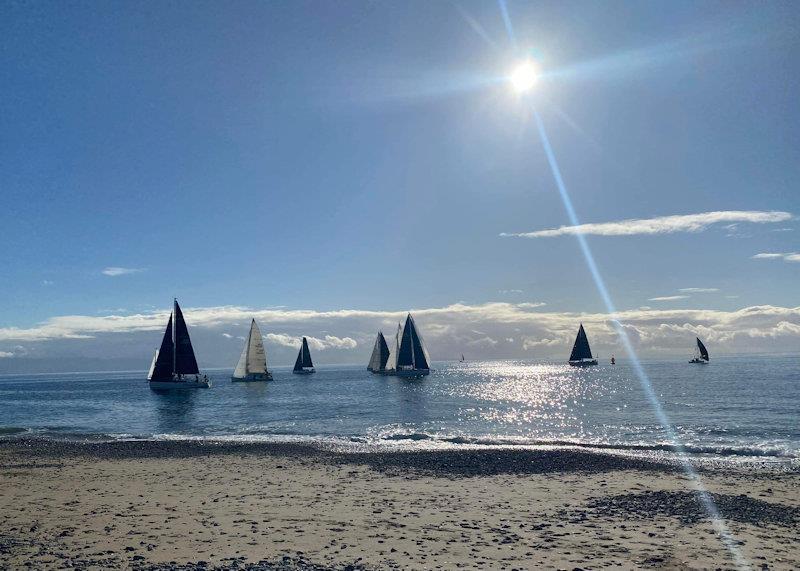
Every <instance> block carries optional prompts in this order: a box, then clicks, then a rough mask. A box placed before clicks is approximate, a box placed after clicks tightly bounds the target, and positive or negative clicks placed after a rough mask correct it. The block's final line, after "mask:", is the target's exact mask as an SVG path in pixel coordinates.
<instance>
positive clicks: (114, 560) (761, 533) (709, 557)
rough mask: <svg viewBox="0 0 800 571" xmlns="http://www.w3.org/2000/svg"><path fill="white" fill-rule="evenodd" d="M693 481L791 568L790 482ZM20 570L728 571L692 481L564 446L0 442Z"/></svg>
mask: <svg viewBox="0 0 800 571" xmlns="http://www.w3.org/2000/svg"><path fill="white" fill-rule="evenodd" d="M702 479H703V483H704V485H705V486H706V488H707V489H708V491H709V493H710V494H711V495H710V497H711V498H712V499H713V501H714V502H715V503H716V505H717V507H718V509H719V511H720V513H721V514H722V517H723V518H724V521H725V524H726V525H727V526H728V528H729V530H730V532H731V533H732V534H733V537H734V538H735V541H736V543H735V549H737V550H739V551H741V555H742V556H743V557H744V558H745V559H746V560H747V561H749V562H750V563H751V564H752V566H753V567H757V566H760V565H761V563H762V562H763V563H766V564H768V566H769V568H771V569H772V568H775V569H792V568H797V567H798V566H800V553H798V550H797V548H796V538H795V537H794V536H795V529H796V527H797V526H798V525H800V473H798V472H797V471H790V472H772V471H767V472H762V471H747V470H718V471H708V472H705V473H703V474H702ZM173 562H174V563H173ZM200 562H204V563H203V564H201V563H200ZM25 565H29V566H33V567H34V568H40V569H56V568H59V569H60V568H64V567H68V566H73V567H80V568H97V569H100V568H102V569H117V568H133V569H152V570H162V569H211V568H219V569H231V568H239V569H245V568H248V567H246V565H250V567H249V568H250V569H252V570H253V571H256V570H261V569H317V570H324V569H348V568H349V569H387V568H388V569H420V568H426V569H427V568H437V567H439V568H442V569H454V568H473V569H509V570H511V569H528V568H531V567H546V568H563V569H574V568H576V567H580V568H586V567H591V568H598V567H603V566H616V567H622V568H626V569H627V568H642V567H647V568H664V569H674V568H699V569H700V568H723V569H733V568H735V565H734V560H733V559H732V556H731V554H730V553H729V552H728V551H727V550H726V549H725V547H724V546H723V544H722V543H721V542H720V540H719V538H718V536H717V535H716V532H715V530H714V528H713V526H712V524H711V522H710V520H709V519H708V516H707V514H706V512H705V511H704V508H703V505H702V503H701V502H700V501H699V499H698V497H697V494H696V493H695V492H694V491H693V482H691V481H690V480H689V479H688V478H687V477H686V476H685V475H684V474H683V473H682V471H681V470H680V469H679V467H678V466H675V465H670V464H664V463H659V462H652V461H645V460H641V459H633V458H626V457H620V456H616V455H613V454H604V453H596V452H586V451H573V450H568V451H567V450H521V449H510V450H509V449H466V450H422V451H402V452H367V453H359V452H342V451H336V450H330V449H323V448H320V447H315V446H310V445H307V444H289V443H224V442H223V443H219V442H203V441H119V442H63V441H52V440H49V441H47V440H41V439H30V438H28V439H4V440H3V439H0V568H6V567H8V568H18V567H23V566H25Z"/></svg>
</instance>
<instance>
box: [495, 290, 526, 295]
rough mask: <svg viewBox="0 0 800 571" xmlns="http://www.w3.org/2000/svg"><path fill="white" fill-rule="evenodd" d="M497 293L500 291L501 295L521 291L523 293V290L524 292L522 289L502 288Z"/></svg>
mask: <svg viewBox="0 0 800 571" xmlns="http://www.w3.org/2000/svg"><path fill="white" fill-rule="evenodd" d="M497 293H499V294H500V295H506V294H512V293H513V294H519V293H523V292H522V290H521V289H501V290H499V291H498V292H497Z"/></svg>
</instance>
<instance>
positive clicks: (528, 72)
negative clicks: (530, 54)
mask: <svg viewBox="0 0 800 571" xmlns="http://www.w3.org/2000/svg"><path fill="white" fill-rule="evenodd" d="M508 79H509V81H510V82H511V85H512V87H513V88H514V91H516V92H517V93H520V94H522V93H525V92H526V91H530V90H531V89H533V86H534V85H536V82H537V80H538V79H539V67H538V66H537V65H536V64H535V63H534V62H533V61H532V60H527V61H524V62H522V63H520V64H519V65H517V67H515V68H514V71H512V72H511V75H509V77H508Z"/></svg>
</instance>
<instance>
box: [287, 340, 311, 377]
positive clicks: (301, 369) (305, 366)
mask: <svg viewBox="0 0 800 571" xmlns="http://www.w3.org/2000/svg"><path fill="white" fill-rule="evenodd" d="M292 372H293V373H294V374H295V375H310V374H311V373H316V370H315V369H314V363H313V362H312V361H311V351H309V350H308V341H307V340H306V338H305V337H303V343H302V344H301V345H300V352H299V353H297V360H296V361H295V362H294V369H292Z"/></svg>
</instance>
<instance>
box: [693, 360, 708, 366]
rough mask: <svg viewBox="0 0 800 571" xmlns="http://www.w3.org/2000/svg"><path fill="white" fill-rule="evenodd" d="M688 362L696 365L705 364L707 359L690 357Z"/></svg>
mask: <svg viewBox="0 0 800 571" xmlns="http://www.w3.org/2000/svg"><path fill="white" fill-rule="evenodd" d="M689 362H690V363H694V364H696V365H707V364H708V361H704V360H703V359H692V360H691V361H689Z"/></svg>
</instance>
